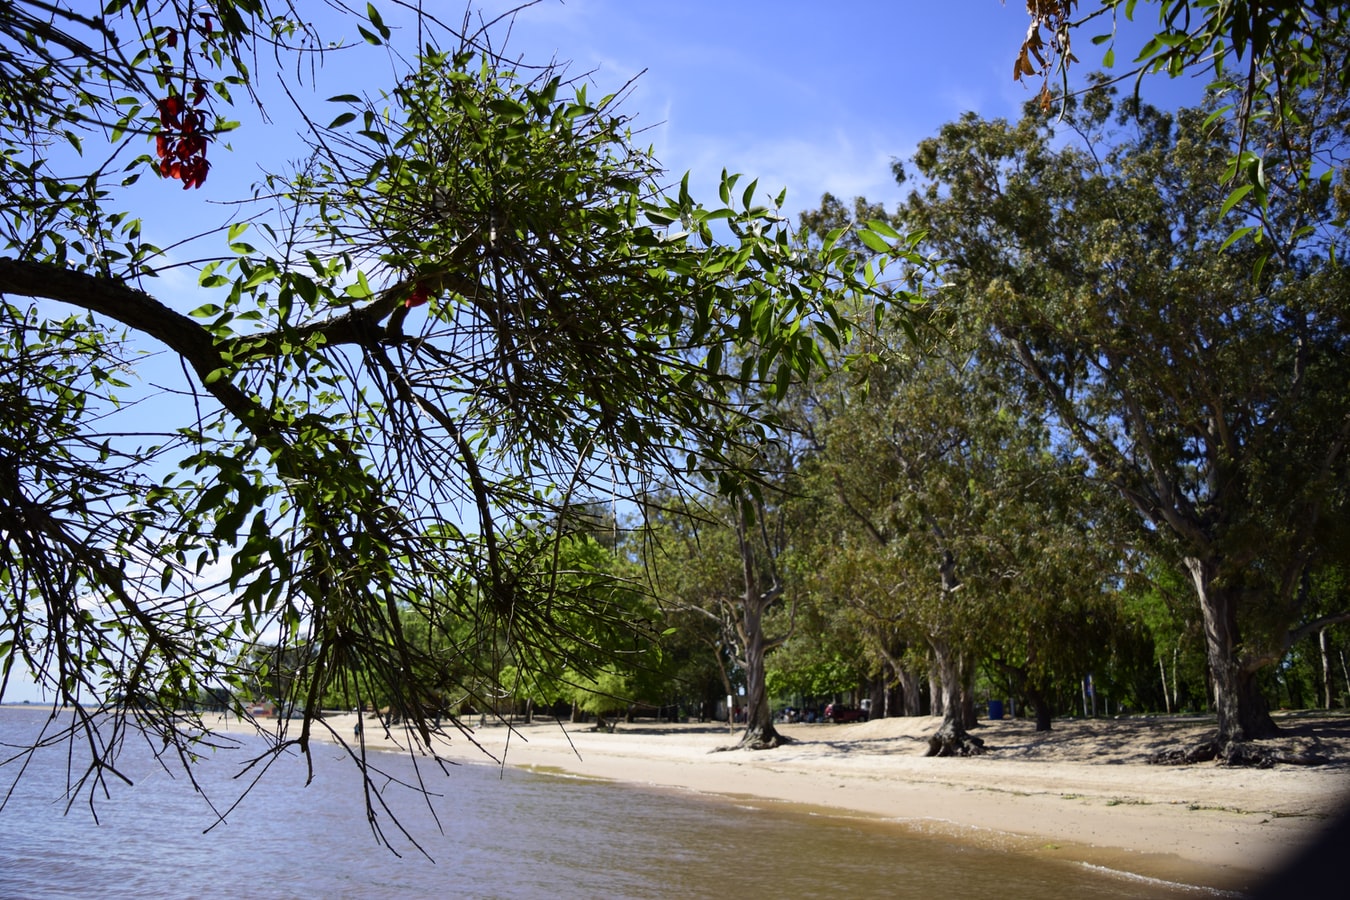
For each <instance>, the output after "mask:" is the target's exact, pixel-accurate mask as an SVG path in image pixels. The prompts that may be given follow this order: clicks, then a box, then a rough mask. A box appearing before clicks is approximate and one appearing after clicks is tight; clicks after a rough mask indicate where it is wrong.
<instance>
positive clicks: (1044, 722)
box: [1026, 686, 1054, 731]
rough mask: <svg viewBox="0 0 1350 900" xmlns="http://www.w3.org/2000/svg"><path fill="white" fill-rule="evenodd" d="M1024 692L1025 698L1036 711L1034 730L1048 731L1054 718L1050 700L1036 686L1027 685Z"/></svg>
mask: <svg viewBox="0 0 1350 900" xmlns="http://www.w3.org/2000/svg"><path fill="white" fill-rule="evenodd" d="M1026 694H1027V700H1028V701H1030V703H1031V708H1032V709H1034V710H1035V711H1036V730H1037V731H1050V730H1051V723H1052V721H1053V720H1054V708H1053V707H1052V706H1051V705H1050V701H1049V700H1048V699H1046V696H1045V694H1044V693H1042V692H1041V691H1040V690H1039V689H1037V688H1033V687H1030V686H1027V688H1026Z"/></svg>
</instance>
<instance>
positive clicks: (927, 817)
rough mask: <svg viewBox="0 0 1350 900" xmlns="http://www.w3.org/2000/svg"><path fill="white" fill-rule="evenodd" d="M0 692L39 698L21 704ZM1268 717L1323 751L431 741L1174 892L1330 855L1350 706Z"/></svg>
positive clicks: (392, 742) (929, 726)
mask: <svg viewBox="0 0 1350 900" xmlns="http://www.w3.org/2000/svg"><path fill="white" fill-rule="evenodd" d="M5 706H6V708H15V707H17V708H24V709H29V710H32V711H34V712H37V711H42V712H45V713H50V711H51V708H50V706H47V705H38V704H33V705H31V706H30V705H23V706H18V705H17V704H5ZM202 718H203V722H202V724H203V725H205V726H206V727H208V728H210V729H212V730H214V731H216V732H217V733H219V734H221V735H222V736H227V735H229V734H231V733H234V734H240V733H258V732H261V733H262V734H264V735H266V736H268V738H269V739H270V740H275V739H277V738H278V737H282V738H289V739H294V738H295V737H296V736H297V735H298V730H299V729H298V726H299V722H298V721H294V720H289V721H288V720H276V719H270V718H261V719H258V720H257V721H256V722H250V721H247V720H245V721H243V722H241V721H240V720H239V719H236V718H235V717H234V716H232V715H231V716H222V715H217V714H206V715H204V716H203V717H202ZM1275 718H1276V721H1277V723H1278V724H1280V726H1281V727H1282V728H1283V729H1284V730H1285V734H1284V735H1282V736H1281V737H1280V738H1278V739H1275V740H1273V741H1271V742H1268V743H1270V744H1272V745H1274V746H1279V747H1282V748H1286V749H1291V750H1296V751H1301V752H1308V753H1316V754H1320V755H1321V756H1323V757H1326V758H1328V759H1329V760H1330V763H1329V764H1328V765H1323V766H1317V767H1305V766H1294V765H1288V764H1280V765H1276V766H1273V767H1272V768H1269V769H1252V768H1227V767H1222V766H1218V765H1215V764H1213V763H1201V764H1196V765H1187V766H1155V765H1149V764H1147V763H1146V762H1145V760H1146V759H1147V757H1148V756H1150V755H1152V754H1153V753H1156V752H1157V751H1159V750H1162V749H1167V748H1172V747H1176V746H1179V745H1185V744H1188V743H1191V742H1194V741H1198V740H1199V739H1200V738H1202V737H1204V736H1206V735H1208V734H1211V733H1212V731H1213V728H1214V718H1213V716H1194V717H1161V716H1160V717H1147V716H1145V717H1130V718H1120V719H1073V718H1069V719H1061V720H1056V721H1055V723H1054V728H1053V730H1052V731H1050V732H1043V733H1037V732H1035V731H1034V723H1033V722H1031V721H1028V720H1000V721H982V722H981V725H980V727H978V728H977V729H976V730H975V733H976V734H978V735H979V736H980V737H981V738H983V739H984V741H985V744H986V748H987V750H988V751H989V752H987V753H985V754H984V755H982V756H978V757H971V758H965V759H951V758H944V759H936V758H928V757H925V756H923V752H924V750H925V749H926V746H927V738H928V736H929V735H930V734H932V733H933V732H934V731H935V730H936V729H937V726H938V723H939V721H940V720H939V719H936V718H931V717H922V718H892V719H879V720H874V721H871V722H862V723H854V724H847V725H828V724H793V725H783V726H778V727H779V730H780V732H781V733H783V734H784V735H786V736H788V737H790V738H792V739H793V741H794V742H793V743H791V744H788V745H786V746H783V747H780V748H778V749H776V750H766V751H744V750H735V751H726V752H714V751H716V750H718V748H723V747H727V746H728V745H730V744H733V743H734V742H735V740H736V739H737V737H738V736H739V732H734V733H733V732H730V731H728V729H727V727H726V725H725V724H719V723H711V724H694V723H688V724H669V723H654V722H651V721H642V722H637V723H634V724H622V723H621V724H619V725H618V727H617V728H616V730H615V731H614V732H613V733H609V732H597V731H595V730H593V726H591V725H589V724H573V723H569V722H558V721H554V720H551V719H549V720H543V719H536V721H535V723H533V724H528V725H526V724H520V723H517V724H513V725H509V726H508V725H506V724H504V723H494V722H488V723H487V724H485V725H479V724H478V723H479V720H478V718H477V717H473V718H472V719H469V720H466V721H464V722H462V723H461V724H462V725H464V726H465V727H466V732H463V733H461V732H459V731H456V730H455V727H454V725H453V724H446V725H445V732H446V733H445V734H440V735H437V737H436V743H435V752H436V755H437V756H438V757H439V758H441V759H443V760H445V761H447V762H449V763H452V764H473V765H482V766H510V767H512V768H518V769H524V770H528V771H532V772H536V773H539V774H545V775H556V776H565V777H579V778H587V779H600V780H605V781H609V782H614V783H618V784H628V785H633V786H636V787H639V788H642V789H646V790H655V791H660V792H667V791H670V792H678V793H688V794H693V795H697V796H701V797H706V798H709V799H711V800H715V801H718V802H730V803H738V804H744V805H749V806H753V807H756V808H764V809H767V810H770V811H772V810H784V811H793V812H805V813H808V814H815V815H828V816H833V817H841V818H862V819H867V820H871V821H874V822H876V823H879V824H882V825H884V826H886V827H898V828H902V829H904V830H905V831H907V832H909V833H912V834H916V835H921V836H926V837H930V838H934V839H939V840H944V841H952V842H957V843H963V844H967V845H974V846H979V847H984V848H989V849H994V850H998V851H1003V852H1009V853H1015V854H1027V855H1031V856H1034V857H1038V858H1041V859H1047V860H1054V861H1058V862H1062V863H1065V864H1072V865H1082V866H1089V867H1093V868H1096V869H1098V870H1105V871H1107V872H1111V873H1114V874H1116V875H1117V876H1119V877H1126V878H1139V879H1144V880H1146V881H1152V882H1162V883H1164V884H1168V885H1174V886H1176V888H1177V893H1178V894H1180V893H1182V892H1183V891H1185V890H1187V889H1193V888H1200V889H1204V891H1206V892H1210V893H1214V892H1219V893H1225V892H1227V893H1229V895H1240V894H1245V893H1249V892H1252V891H1254V890H1256V889H1258V888H1261V887H1263V886H1264V885H1265V883H1266V881H1267V879H1268V878H1269V877H1270V876H1271V875H1273V874H1274V873H1277V872H1279V873H1282V874H1281V878H1280V883H1281V886H1282V888H1290V887H1293V886H1295V885H1294V884H1293V882H1299V883H1300V884H1302V883H1305V882H1306V884H1308V885H1313V886H1316V885H1317V884H1318V882H1317V881H1315V880H1307V879H1316V878H1318V877H1327V876H1329V877H1333V878H1335V879H1339V878H1340V877H1341V874H1340V873H1341V869H1340V866H1341V865H1342V864H1341V861H1340V859H1339V855H1340V852H1341V849H1342V848H1343V847H1344V846H1346V844H1345V840H1344V838H1345V834H1346V832H1347V831H1350V828H1348V827H1347V826H1350V818H1347V817H1346V814H1347V813H1350V712H1346V711H1339V712H1323V711H1306V712H1298V713H1277V714H1276V717H1275ZM361 722H362V732H363V733H362V735H361V737H362V738H363V739H364V741H363V744H364V749H365V750H367V751H371V752H377V751H378V752H408V748H409V746H410V743H409V741H408V740H407V737H408V736H407V733H406V732H405V730H404V729H403V728H401V727H395V728H391V729H389V730H386V729H385V728H384V727H383V726H382V725H381V724H380V722H379V721H378V720H377V719H376V718H375V717H373V716H371V715H369V714H367V715H365V716H362V718H361ZM356 723H357V716H356V714H355V713H328V714H325V715H324V716H323V717H322V718H321V719H319V720H317V721H316V722H315V724H314V727H313V731H312V737H313V738H314V739H316V740H320V741H323V742H325V743H334V744H344V745H346V747H347V750H348V751H349V752H352V753H354V754H359V753H360V752H361V745H359V744H356V743H355V742H354V737H355V728H356ZM255 726H256V727H255ZM421 753H422V755H425V751H421ZM448 777H450V778H453V777H454V772H453V769H452V770H451V771H450V772H449V775H448ZM1332 825H1337V826H1338V832H1337V837H1338V840H1339V843H1334V844H1330V845H1329V846H1328V847H1327V849H1328V850H1329V852H1325V853H1322V854H1321V856H1320V857H1319V858H1318V860H1317V862H1316V866H1317V867H1318V868H1319V870H1320V872H1321V875H1320V876H1319V874H1318V872H1313V873H1312V874H1311V875H1309V874H1306V873H1305V871H1304V869H1302V868H1299V869H1290V870H1286V869H1285V867H1286V866H1287V865H1288V863H1289V862H1290V860H1291V859H1293V858H1295V857H1296V856H1300V854H1302V853H1305V852H1306V851H1307V850H1308V848H1310V847H1311V846H1312V845H1313V844H1314V843H1315V842H1317V841H1318V839H1319V837H1320V836H1321V834H1322V832H1324V831H1326V830H1327V829H1328V828H1329V827H1330V826H1332ZM1319 849H1321V848H1320V847H1319ZM1300 858H1301V857H1300ZM1262 896H1265V894H1264V893H1263V894H1262Z"/></svg>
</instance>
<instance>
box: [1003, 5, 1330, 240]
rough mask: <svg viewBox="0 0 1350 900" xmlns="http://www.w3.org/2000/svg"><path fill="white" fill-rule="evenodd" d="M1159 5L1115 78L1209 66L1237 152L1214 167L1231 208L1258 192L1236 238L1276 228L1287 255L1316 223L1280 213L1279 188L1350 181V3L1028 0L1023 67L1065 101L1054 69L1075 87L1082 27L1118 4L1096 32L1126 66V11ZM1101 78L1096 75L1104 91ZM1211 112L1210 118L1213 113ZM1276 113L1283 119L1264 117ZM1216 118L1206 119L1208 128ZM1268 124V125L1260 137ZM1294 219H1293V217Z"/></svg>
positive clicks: (1021, 71)
mask: <svg viewBox="0 0 1350 900" xmlns="http://www.w3.org/2000/svg"><path fill="white" fill-rule="evenodd" d="M1141 6H1142V7H1143V8H1154V7H1156V8H1157V12H1158V17H1157V28H1158V30H1157V32H1156V33H1155V34H1154V35H1153V36H1152V37H1151V38H1150V39H1149V40H1148V41H1147V42H1146V43H1145V44H1144V45H1143V46H1142V47H1140V48H1139V49H1138V51H1137V55H1136V56H1135V57H1134V59H1133V61H1132V63H1131V64H1130V65H1131V66H1132V68H1131V69H1130V70H1129V71H1127V72H1125V73H1124V74H1121V75H1119V76H1116V77H1115V78H1113V79H1112V81H1113V82H1115V81H1121V80H1129V79H1134V80H1135V83H1136V86H1137V85H1138V81H1139V80H1140V79H1142V78H1143V77H1145V76H1148V75H1157V74H1162V73H1166V74H1167V75H1169V76H1170V77H1173V78H1176V77H1179V76H1181V75H1183V74H1184V75H1194V74H1197V73H1199V74H1202V75H1206V76H1208V77H1209V79H1210V81H1209V84H1208V90H1209V92H1210V93H1211V95H1212V96H1214V97H1218V98H1221V100H1220V102H1221V103H1222V104H1223V105H1221V106H1216V107H1215V108H1214V109H1213V110H1212V111H1211V117H1212V119H1220V118H1224V119H1227V120H1228V121H1229V122H1230V123H1231V125H1232V129H1231V133H1232V134H1234V135H1235V136H1236V139H1235V141H1234V147H1233V150H1232V152H1231V154H1230V155H1229V156H1228V157H1227V158H1226V159H1224V160H1221V161H1219V162H1218V164H1217V165H1216V166H1215V168H1214V169H1212V170H1211V175H1214V174H1217V173H1220V172H1222V173H1223V176H1222V177H1223V180H1224V182H1225V183H1226V184H1227V185H1228V187H1229V190H1230V192H1229V193H1228V195H1227V197H1226V199H1224V200H1223V201H1222V205H1221V206H1216V207H1215V209H1216V210H1217V209H1222V210H1224V211H1226V210H1227V209H1228V207H1229V206H1231V205H1232V204H1233V203H1236V202H1238V201H1239V200H1241V199H1242V198H1244V197H1250V199H1251V200H1252V201H1254V202H1253V203H1252V204H1251V206H1250V216H1249V219H1248V222H1247V223H1245V224H1243V223H1236V228H1235V230H1234V231H1233V232H1232V233H1231V235H1230V237H1231V238H1232V239H1237V238H1240V237H1243V236H1246V235H1251V236H1253V237H1254V238H1255V240H1256V241H1257V242H1260V241H1261V239H1262V237H1265V238H1268V239H1269V241H1270V243H1271V244H1272V245H1273V249H1272V250H1267V252H1266V253H1261V254H1257V257H1256V259H1257V264H1258V265H1264V262H1265V260H1266V259H1267V258H1268V256H1269V255H1270V254H1271V253H1275V254H1277V255H1278V254H1284V255H1287V254H1289V253H1291V252H1293V250H1294V246H1295V245H1297V244H1298V243H1299V242H1300V241H1301V240H1303V239H1304V238H1305V237H1306V236H1307V234H1308V233H1309V231H1306V230H1305V225H1303V224H1298V223H1291V222H1290V221H1289V220H1288V219H1287V218H1286V219H1285V221H1284V222H1282V223H1281V222H1279V221H1277V219H1276V218H1275V217H1272V216H1270V215H1269V214H1268V213H1269V212H1270V207H1269V201H1270V198H1271V197H1272V196H1273V195H1275V194H1279V193H1285V194H1287V195H1289V196H1286V197H1285V198H1284V199H1283V200H1282V201H1281V203H1283V204H1285V205H1288V204H1289V203H1291V202H1293V201H1292V200H1291V199H1290V198H1291V197H1297V196H1299V195H1303V194H1311V195H1313V196H1314V197H1315V196H1316V195H1317V194H1318V193H1319V192H1320V191H1323V190H1325V189H1326V188H1327V187H1328V186H1330V185H1332V184H1333V183H1334V184H1335V185H1336V189H1337V190H1338V191H1344V190H1345V183H1344V165H1345V160H1346V157H1345V149H1346V144H1345V140H1344V129H1345V122H1346V119H1345V116H1346V107H1345V104H1344V102H1343V98H1344V97H1345V96H1346V94H1347V90H1350V68H1347V67H1346V65H1345V58H1346V56H1345V55H1346V52H1347V49H1350V34H1348V33H1347V26H1350V17H1347V15H1346V11H1345V8H1344V4H1341V3H1337V2H1332V0H1265V2H1260V3H1253V2H1222V3H1216V2H1199V0H1155V2H1152V3H1145V4H1142V5H1141V4H1139V3H1138V2H1137V0H1101V2H1100V3H1098V4H1096V5H1095V6H1094V7H1093V8H1092V9H1090V10H1089V11H1087V12H1086V13H1085V14H1083V15H1082V17H1081V18H1077V19H1076V18H1075V15H1076V14H1077V13H1078V12H1079V9H1078V7H1079V3H1078V0H1038V2H1035V3H1028V4H1027V13H1028V15H1029V16H1030V17H1031V28H1030V29H1029V30H1028V32H1027V37H1026V39H1025V40H1024V41H1023V44H1022V47H1021V49H1020V51H1019V52H1018V56H1017V60H1016V62H1015V64H1014V66H1013V78H1014V79H1015V80H1020V79H1022V78H1024V77H1032V78H1035V77H1040V78H1041V79H1042V80H1043V84H1042V87H1041V92H1040V96H1039V98H1038V102H1040V104H1041V106H1042V107H1043V108H1044V109H1047V110H1048V109H1049V108H1050V107H1051V106H1052V105H1054V102H1055V101H1054V96H1053V94H1052V92H1051V89H1050V79H1051V77H1052V76H1057V77H1059V78H1060V80H1061V83H1062V86H1063V92H1062V93H1063V96H1065V97H1068V96H1069V95H1070V94H1071V91H1070V90H1069V69H1070V66H1071V64H1072V63H1074V62H1077V61H1078V58H1077V56H1076V55H1075V54H1074V52H1073V49H1072V48H1073V37H1074V35H1075V34H1077V33H1081V32H1082V30H1083V29H1085V28H1087V27H1089V23H1094V22H1095V20H1097V19H1098V18H1099V17H1101V16H1103V15H1109V16H1110V20H1111V27H1110V30H1109V31H1108V32H1106V33H1103V34H1097V35H1094V36H1093V37H1092V39H1091V40H1092V42H1093V43H1094V44H1106V46H1107V50H1106V53H1105V56H1104V58H1103V60H1102V63H1103V65H1104V66H1105V67H1106V68H1107V69H1111V68H1113V67H1114V65H1115V45H1116V40H1117V31H1118V28H1119V23H1120V16H1121V15H1122V13H1123V15H1124V17H1125V19H1127V20H1133V19H1134V18H1135V14H1136V12H1137V11H1138V9H1139V8H1140V7H1141ZM1100 86H1101V85H1100V82H1097V83H1095V84H1090V85H1089V86H1088V88H1087V90H1088V91H1093V90H1097V89H1099V87H1100ZM1209 121H1211V119H1207V120H1206V122H1205V123H1204V124H1205V125H1208V124H1209ZM1263 121H1266V122H1269V123H1274V127H1269V125H1263V124H1262V123H1263ZM1203 132H1204V126H1203V125H1202V126H1201V127H1200V128H1197V129H1195V131H1194V132H1193V133H1192V135H1193V137H1196V138H1198V137H1199V136H1200V135H1201V134H1203ZM1258 132H1262V135H1261V136H1260V137H1258V136H1257V133H1258ZM1291 224H1292V227H1290V226H1291Z"/></svg>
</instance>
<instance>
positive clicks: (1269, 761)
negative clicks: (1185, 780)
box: [1148, 738, 1331, 769]
mask: <svg viewBox="0 0 1350 900" xmlns="http://www.w3.org/2000/svg"><path fill="white" fill-rule="evenodd" d="M1330 761H1331V760H1329V759H1328V758H1327V757H1325V756H1322V755H1321V754H1318V753H1309V752H1306V751H1298V750H1290V749H1288V748H1282V747H1265V746H1261V745H1259V744H1254V743H1251V742H1249V741H1229V742H1227V743H1226V744H1220V743H1219V740H1218V738H1210V739H1209V740H1206V741H1201V742H1200V743H1198V744H1193V745H1191V746H1190V747H1173V748H1172V749H1170V750H1162V751H1159V752H1158V753H1155V754H1153V755H1152V756H1150V757H1149V758H1148V762H1149V763H1151V764H1152V765H1155V766H1189V765H1195V764H1196V763H1202V762H1217V763H1218V764H1219V765H1221V766H1246V767H1250V768H1254V769H1269V768H1270V767H1271V766H1274V765H1278V764H1281V763H1283V764H1284V765H1288V766H1324V765H1326V764H1327V763H1329V762H1330Z"/></svg>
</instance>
